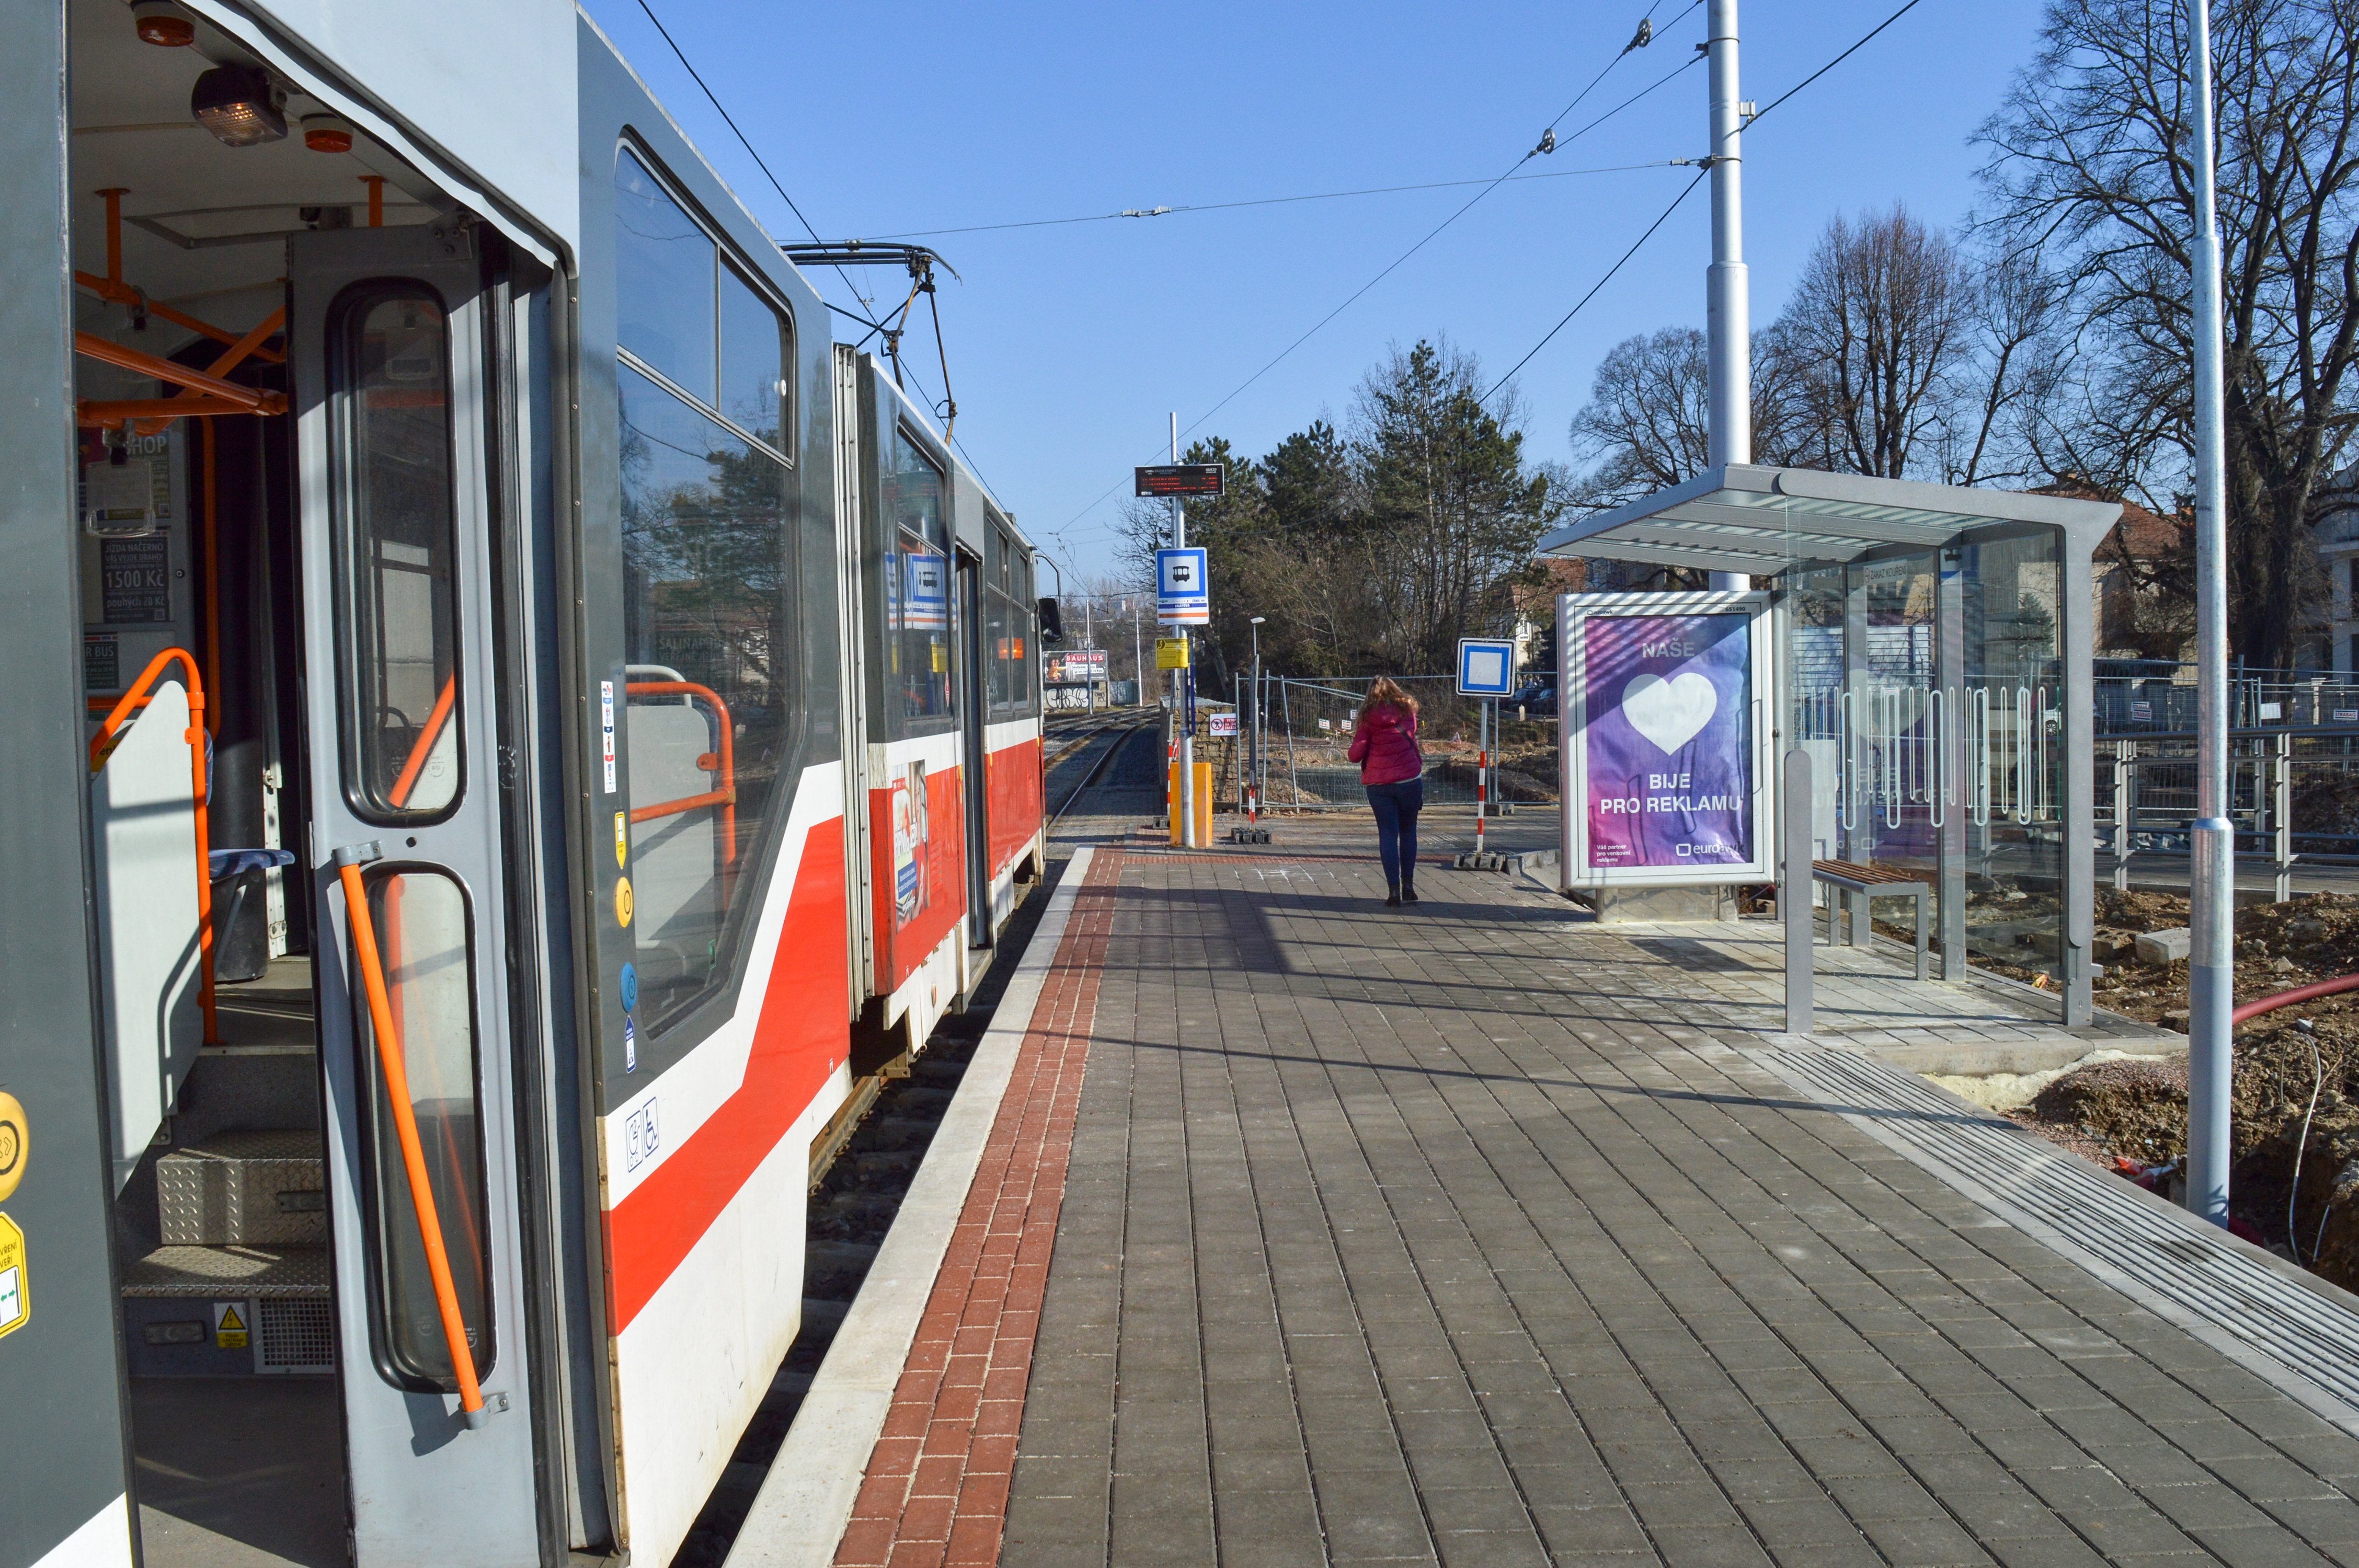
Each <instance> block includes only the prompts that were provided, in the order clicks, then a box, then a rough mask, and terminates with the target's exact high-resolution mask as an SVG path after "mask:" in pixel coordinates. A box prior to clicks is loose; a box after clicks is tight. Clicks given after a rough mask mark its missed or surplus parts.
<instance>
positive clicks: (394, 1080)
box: [336, 844, 488, 1426]
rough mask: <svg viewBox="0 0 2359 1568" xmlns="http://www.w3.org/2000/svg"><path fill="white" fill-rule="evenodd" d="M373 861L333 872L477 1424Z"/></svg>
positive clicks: (345, 864) (449, 1339) (470, 1363)
mask: <svg viewBox="0 0 2359 1568" xmlns="http://www.w3.org/2000/svg"><path fill="white" fill-rule="evenodd" d="M363 856H365V857H366V858H367V859H370V860H374V859H375V857H376V846H375V845H374V844H370V845H366V846H364V847H361V848H359V849H339V850H337V851H336V877H337V880H338V881H341V882H342V884H343V889H344V913H345V914H346V916H347V917H348V918H349V919H350V920H351V921H352V927H353V953H354V954H355V956H357V957H358V958H359V959H360V968H361V979H362V980H363V982H364V985H365V988H366V989H367V991H368V1007H369V1022H370V1023H371V1024H372V1025H373V1026H374V1029H373V1033H375V1035H376V1059H377V1065H378V1066H379V1067H380V1068H381V1069H382V1070H383V1071H384V1073H385V1098H386V1103H387V1104H389V1105H391V1106H392V1108H393V1130H394V1136H395V1138H396V1140H397V1141H399V1143H400V1144H401V1165H402V1169H403V1171H404V1172H405V1173H407V1174H408V1178H409V1206H410V1211H411V1212H412V1213H413V1214H415V1215H416V1216H417V1217H418V1239H419V1244H420V1245H421V1246H422V1247H424V1249H425V1250H426V1273H427V1277H428V1278H429V1280H431V1281H433V1284H434V1304H435V1306H436V1308H437V1309H439V1311H440V1314H441V1317H442V1338H443V1341H444V1343H445V1344H447V1345H448V1346H450V1350H451V1372H452V1373H453V1375H455V1376H456V1377H457V1379H458V1380H459V1409H460V1411H461V1412H462V1414H463V1415H464V1416H465V1417H466V1421H467V1424H468V1425H469V1426H481V1425H483V1424H484V1422H485V1420H487V1419H488V1418H487V1417H486V1416H485V1415H484V1390H483V1389H482V1387H481V1386H480V1385H479V1384H478V1383H477V1382H476V1381H475V1353H474V1349H473V1346H470V1345H469V1344H468V1343H467V1324H466V1320H465V1319H464V1318H462V1317H461V1316H460V1315H459V1291H458V1287H457V1286H455V1285H453V1284H452V1283H451V1254H450V1253H449V1252H448V1251H447V1250H446V1249H444V1248H443V1245H442V1217H441V1215H440V1213H439V1212H437V1210H436V1209H435V1207H434V1187H433V1184H432V1183H431V1182H429V1180H428V1178H427V1174H426V1150H425V1147H424V1145H423V1144H421V1143H420V1142H419V1137H418V1112H417V1110H416V1109H415V1108H412V1107H411V1105H410V1103H409V1068H408V1064H407V1063H406V1062H405V1061H404V1060H403V1058H402V1054H401V1040H400V1037H399V1036H398V1035H397V1034H396V1033H394V1027H393V1003H392V1001H391V1000H389V999H388V998H387V996H386V989H385V966H384V964H383V963H382V962H380V961H379V959H378V957H377V951H376V925H375V922H374V921H373V920H371V919H370V918H369V908H368V891H367V889H365V888H364V887H363V886H362V885H361V859H360V857H363Z"/></svg>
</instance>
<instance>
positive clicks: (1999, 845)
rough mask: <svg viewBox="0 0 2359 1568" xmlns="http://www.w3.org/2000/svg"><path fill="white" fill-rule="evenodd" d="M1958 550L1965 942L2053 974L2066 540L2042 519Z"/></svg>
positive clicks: (2059, 909) (1977, 951)
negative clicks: (2027, 531) (2011, 534)
mask: <svg viewBox="0 0 2359 1568" xmlns="http://www.w3.org/2000/svg"><path fill="white" fill-rule="evenodd" d="M1959 557H1960V572H1959V578H1958V584H1959V593H1958V597H1959V612H1960V614H1961V616H1962V620H1963V622H1964V624H1963V626H1962V628H1961V630H1962V651H1963V657H1962V669H1961V670H1960V672H1959V678H1958V680H1957V681H1955V682H1954V683H1952V685H1953V686H1954V687H1955V688H1956V691H1957V700H1958V708H1959V712H1958V723H1957V732H1958V734H1957V741H1956V750H1957V752H1958V753H1959V759H1958V760H1959V763H1960V781H1961V786H1962V787H1961V788H1960V790H1959V792H1958V793H1959V795H1960V797H1961V798H1960V800H1959V802H1958V807H1959V809H1960V810H1961V811H1962V814H1963V816H1964V821H1965V836H1964V852H1965V866H1964V872H1965V877H1964V886H1965V934H1966V950H1967V953H1968V955H1969V956H1970V957H1973V958H1975V959H1977V960H1980V961H1982V962H1985V963H1990V962H1995V963H1998V964H2000V965H2005V966H2011V967H2014V968H2021V969H2024V970H2027V971H2030V972H2032V973H2034V974H2038V973H2046V974H2048V975H2049V976H2050V978H2051V979H2055V978H2058V977H2059V971H2058V968H2057V964H2058V961H2059V959H2060V955H2061V952H2062V948H2061V940H2062V933H2063V919H2064V901H2063V893H2064V822H2063V809H2062V807H2063V795H2064V744H2063V708H2064V702H2063V695H2064V693H2063V660H2062V654H2061V647H2060V641H2059V639H2060V615H2059V613H2058V611H2059V610H2060V599H2059V595H2060V592H2061V591H2062V582H2063V558H2062V547H2061V542H2060V538H2059V536H2058V535H2056V534H2055V533H2053V532H2052V531H2049V530H2042V531H2040V532H2039V533H2038V534H2033V535H2025V536H2023V537H2019V538H2012V539H1999V540H1991V541H1986V542H1984V543H1981V544H1973V545H1967V546H1964V547H1963V548H1962V550H1961V551H1960V552H1959Z"/></svg>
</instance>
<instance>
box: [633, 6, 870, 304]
mask: <svg viewBox="0 0 2359 1568" xmlns="http://www.w3.org/2000/svg"><path fill="white" fill-rule="evenodd" d="M639 9H640V10H642V11H645V12H646V13H647V20H648V21H650V22H653V23H654V24H655V25H656V31H657V32H658V33H660V34H662V35H663V41H664V42H665V43H666V44H669V46H670V47H671V54H672V58H673V59H676V60H678V61H679V64H680V69H681V70H685V71H687V72H688V74H689V79H690V81H694V82H695V83H696V85H697V87H698V89H699V90H700V91H701V92H703V94H704V97H705V101H706V102H707V103H711V104H712V107H713V109H714V110H715V112H717V113H718V114H720V116H721V119H722V122H723V124H726V125H727V126H728V127H729V130H730V133H731V134H732V135H734V136H735V137H736V138H737V142H738V145H739V146H743V147H744V148H745V153H746V156H747V157H751V158H752V159H753V160H754V167H755V168H758V169H760V170H761V171H762V178H765V179H767V180H768V181H769V182H770V189H773V190H775V191H777V193H778V199H779V200H782V201H784V202H785V203H786V204H787V211H790V212H792V213H793V214H794V215H795V222H799V223H800V224H801V225H802V226H803V232H805V233H807V234H809V235H810V237H811V243H813V244H825V243H827V242H826V241H824V240H821V238H820V237H819V231H818V230H817V229H814V228H812V227H811V221H810V219H809V218H806V217H804V216H803V210H802V209H801V208H799V207H798V206H796V205H795V199H794V198H793V197H791V196H788V194H787V188H786V187H785V186H783V185H781V184H779V183H778V177H777V175H775V174H773V173H771V172H770V166H769V165H768V164H767V163H766V162H765V161H764V160H763V157H762V155H761V154H760V153H759V152H758V151H756V149H755V146H754V143H753V141H752V139H751V138H750V137H748V136H747V135H745V132H744V131H742V130H740V129H738V126H737V121H736V118H735V116H734V115H732V114H730V113H729V111H728V109H727V108H726V107H725V106H724V105H723V103H722V102H721V97H720V95H719V94H718V93H716V92H713V91H712V88H711V87H710V86H708V85H707V84H706V82H705V80H704V77H703V76H702V74H701V73H700V72H699V71H698V70H697V69H696V67H695V66H693V65H691V64H690V63H689V59H688V53H687V51H686V50H684V49H681V48H680V47H679V40H678V39H676V38H673V37H672V36H671V29H670V28H669V27H665V26H664V25H663V18H662V17H661V16H657V15H656V12H655V7H654V6H652V5H648V4H647V0H639ZM835 276H838V277H840V278H842V279H843V287H846V288H848V289H850V290H852V297H853V298H854V299H857V300H859V301H860V303H861V304H863V305H865V306H867V307H868V309H869V311H870V313H871V314H874V313H875V309H876V305H875V301H874V300H872V299H870V298H869V297H867V296H866V295H864V294H863V293H861V292H860V286H859V285H858V284H856V283H854V282H853V281H852V276H851V274H849V273H847V272H845V271H844V270H843V268H842V267H837V268H836V269H835Z"/></svg>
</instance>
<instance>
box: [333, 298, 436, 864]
mask: <svg viewBox="0 0 2359 1568" xmlns="http://www.w3.org/2000/svg"><path fill="white" fill-rule="evenodd" d="M336 331H337V334H338V338H339V341H338V344H337V347H338V350H339V351H338V353H337V354H336V355H335V356H334V374H335V376H336V379H337V387H336V391H337V392H338V394H339V397H338V399H337V403H338V411H339V414H340V424H339V430H338V436H339V440H340V443H341V445H342V451H341V452H340V453H339V454H338V456H339V462H338V470H339V481H340V485H341V490H342V495H341V500H342V507H341V511H342V514H343V524H344V530H343V531H344V537H343V539H342V559H341V561H340V566H341V567H342V572H343V574H344V578H345V584H344V603H345V614H346V626H345V632H346V636H347V640H348V641H347V646H346V649H345V668H344V671H343V675H344V678H345V682H346V691H345V702H344V715H343V731H344V748H345V758H344V765H345V775H346V777H345V783H346V793H347V795H348V796H349V797H350V799H351V801H352V805H353V810H354V811H355V812H357V813H358V814H359V815H360V816H363V817H364V818H366V819H368V820H371V821H375V822H389V823H398V822H410V821H421V820H427V819H430V818H433V817H436V816H440V815H442V814H443V813H444V812H445V811H447V810H448V809H449V808H450V807H451V804H452V803H453V802H455V801H456V800H457V799H458V797H459V785H460V771H461V762H462V758H461V752H460V730H461V728H462V726H461V724H460V717H461V715H460V707H459V695H458V678H457V676H458V619H457V610H456V604H455V595H454V591H453V587H452V582H451V561H452V558H453V552H454V550H455V548H456V536H455V533H454V527H455V520H454V517H453V515H452V505H453V503H452V500H451V419H450V412H451V411H450V402H451V394H450V335H449V331H448V323H447V322H446V321H445V319H444V317H443V311H442V307H441V304H440V301H439V300H438V299H436V298H435V297H434V296H433V295H432V294H430V293H429V292H427V291H426V290H424V289H422V288H421V287H419V286H417V285H409V284H401V285H391V286H386V287H371V288H369V289H367V290H366V291H364V292H363V293H360V294H359V295H357V296H356V297H353V299H352V300H350V301H349V302H348V303H347V304H345V306H344V307H343V308H342V311H341V312H340V314H339V317H338V326H337V329H336Z"/></svg>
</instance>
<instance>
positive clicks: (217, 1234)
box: [156, 1130, 328, 1247]
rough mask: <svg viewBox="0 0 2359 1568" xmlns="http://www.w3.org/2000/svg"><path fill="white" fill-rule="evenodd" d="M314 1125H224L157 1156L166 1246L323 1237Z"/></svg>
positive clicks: (324, 1214)
mask: <svg viewBox="0 0 2359 1568" xmlns="http://www.w3.org/2000/svg"><path fill="white" fill-rule="evenodd" d="M326 1187H327V1184H326V1182H325V1180H324V1178H323V1172H322V1167H321V1152H320V1135H319V1134H318V1133H317V1132H310V1131H299V1130H266V1131H248V1132H222V1133H216V1134H215V1135H213V1136H212V1137H211V1138H208V1139H206V1140H205V1141H203V1142H201V1143H195V1144H191V1145H190V1146H189V1147H188V1148H186V1149H175V1150H174V1151H172V1152H170V1153H169V1154H167V1155H165V1156H163V1157H162V1158H161V1159H159V1160H158V1161H157V1162H156V1210H157V1222H158V1227H159V1228H158V1237H159V1238H160V1239H161V1240H162V1241H163V1243H164V1244H165V1245H166V1246H167V1247H236V1246H265V1247H269V1246H290V1245H291V1246H305V1245H317V1244H319V1243H320V1242H322V1241H324V1240H326V1239H327V1234H328V1195H327V1191H326Z"/></svg>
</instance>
